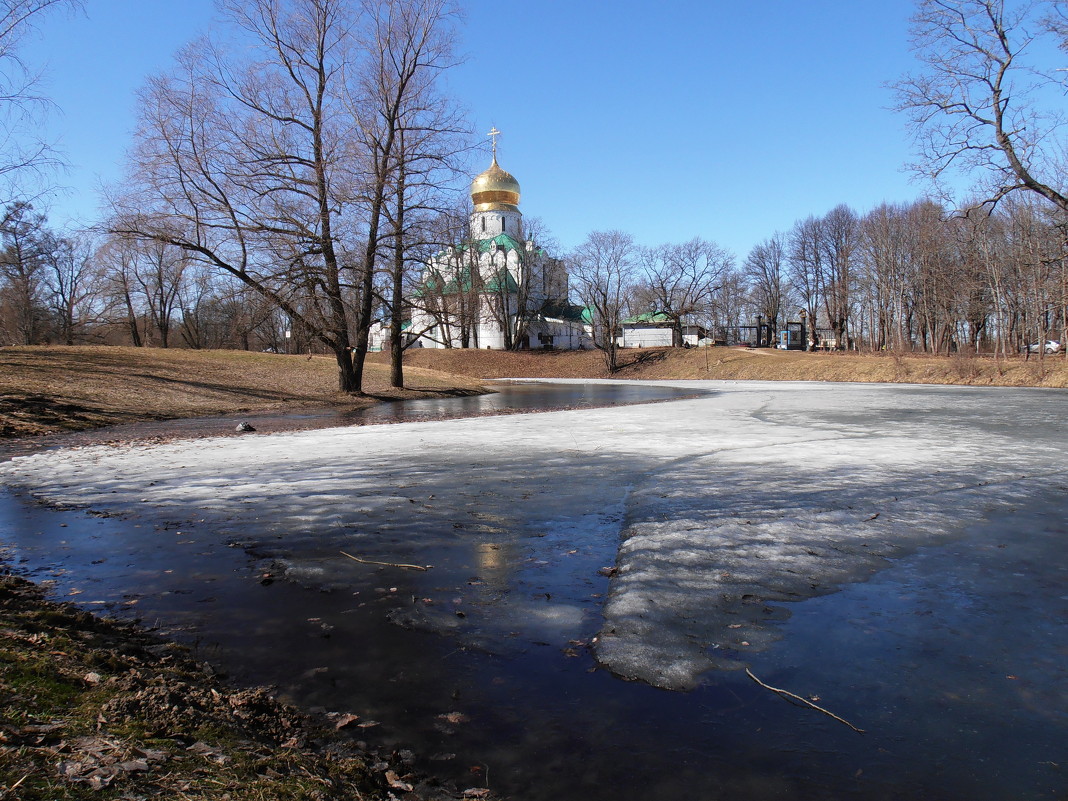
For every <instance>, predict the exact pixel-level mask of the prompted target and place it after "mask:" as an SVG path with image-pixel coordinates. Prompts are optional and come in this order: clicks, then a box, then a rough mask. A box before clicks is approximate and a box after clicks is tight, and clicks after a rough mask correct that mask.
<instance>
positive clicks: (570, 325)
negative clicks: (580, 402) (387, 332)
mask: <svg viewBox="0 0 1068 801" xmlns="http://www.w3.org/2000/svg"><path fill="white" fill-rule="evenodd" d="M499 133H500V132H499V131H497V130H496V128H495V129H493V130H492V131H491V132H490V136H491V137H492V138H493V161H492V163H491V164H490V166H489V169H487V170H486V171H485V172H483V173H482V174H480V175H478V176H477V177H476V178H475V179H474V181H472V182H471V202H472V204H473V206H474V210H473V211H472V212H471V217H470V228H469V232H470V234H469V238H468V240H467V241H465V242H462V243H458V244H456V245H454V246H452V247H449V248H446V249H445V250H442V251H440V252H439V253H437V254H436V255H435V256H434V257H433V258H432V259H430V261H429V262H428V263H427V264H426V265H425V267H424V269H423V275H422V280H421V283H420V289H419V291H418V292H416V293H415V295H414V297H412V298H411V299H410V300H411V305H412V318H411V323H410V324H409V326H408V327H407V331H408V335H409V336H410V337H412V339H413V340H414V341H413V343H412V347H424V348H446V347H452V348H492V349H509V348H512V349H561V350H565V349H573V348H589V347H592V344H593V343H592V340H591V338H590V333H589V326H588V323H587V321H586V320H585V319H584V318H583V314H582V311H583V310H582V307H580V306H574V305H572V304H571V302H570V300H569V298H568V274H567V269H566V267H565V265H564V263H563V262H562V261H560V260H559V259H556V258H553V257H551V256H550V255H549V254H547V253H545V251H544V250H542V249H541V248H540V247H538V245H537V244H536V243H535V242H533V241H532V240H529V239H527V238H526V237H525V236H524V230H523V214H522V212H520V211H519V182H518V181H517V180H516V179H515V178H514V177H512V175H511V174H509V173H507V172H505V171H504V170H503V169H501V167H500V166H499V165H498V164H497V140H496V137H497V136H498V135H499Z"/></svg>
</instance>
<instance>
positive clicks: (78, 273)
mask: <svg viewBox="0 0 1068 801" xmlns="http://www.w3.org/2000/svg"><path fill="white" fill-rule="evenodd" d="M94 249H95V248H94V244H93V242H92V241H91V240H90V239H89V238H88V237H87V236H84V235H83V236H75V237H62V238H56V239H55V240H54V241H53V244H52V246H51V247H47V248H45V251H44V254H43V255H44V262H45V266H46V269H45V284H46V286H47V290H46V291H47V294H48V304H49V307H50V308H51V311H52V315H53V319H54V324H55V328H56V334H57V336H58V338H59V340H60V341H61V342H63V343H64V344H67V345H73V344H75V341H76V340H77V339H79V338H80V337H81V336H82V335H84V333H85V332H86V329H87V328H88V326H89V325H91V324H92V323H94V322H96V320H97V318H98V312H99V309H98V306H97V303H98V301H99V299H100V295H101V290H102V281H101V274H100V270H99V268H98V266H97V264H96V260H95V258H94V256H95V254H94Z"/></svg>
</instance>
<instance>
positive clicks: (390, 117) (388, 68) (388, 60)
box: [320, 0, 456, 389]
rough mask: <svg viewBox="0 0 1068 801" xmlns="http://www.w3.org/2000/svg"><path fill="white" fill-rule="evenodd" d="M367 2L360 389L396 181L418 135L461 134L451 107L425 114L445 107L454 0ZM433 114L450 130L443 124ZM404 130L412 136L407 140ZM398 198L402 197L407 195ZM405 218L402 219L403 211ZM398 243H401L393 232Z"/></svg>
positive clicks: (360, 115) (361, 118) (361, 125)
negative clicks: (442, 93) (442, 92)
mask: <svg viewBox="0 0 1068 801" xmlns="http://www.w3.org/2000/svg"><path fill="white" fill-rule="evenodd" d="M321 1H322V0H320V2H321ZM366 5H367V7H368V25H367V26H366V29H365V33H364V40H363V48H364V50H365V51H366V52H367V53H368V54H369V55H370V58H369V59H368V61H367V63H366V65H365V69H364V71H363V73H362V86H361V93H360V95H359V96H358V100H359V104H360V105H359V107H358V108H356V109H354V111H355V114H354V117H355V120H356V122H357V124H358V128H357V130H358V142H359V144H360V147H361V151H362V153H361V157H362V164H363V178H362V192H363V197H364V200H365V203H366V228H365V236H364V242H365V244H364V249H363V259H362V264H361V267H362V273H361V276H360V282H359V295H360V305H359V311H358V315H357V321H358V322H357V334H356V342H355V346H354V347H353V349H352V380H353V382H354V383H355V387H356V388H357V389H358V388H359V387H360V386H361V384H362V382H363V368H364V361H365V360H366V358H367V350H368V346H369V339H370V327H371V323H372V320H373V307H374V280H375V276H374V265H375V262H376V259H377V256H378V250H379V247H380V244H381V240H382V239H383V238H384V235H383V233H382V232H381V230H380V229H381V228H382V224H383V215H384V214H385V213H386V203H387V198H388V196H389V194H390V193H391V192H396V190H397V187H398V178H399V177H400V181H401V183H400V184H399V185H400V186H403V181H404V180H405V178H404V177H402V176H399V175H398V169H399V170H402V171H403V172H405V173H409V174H410V173H412V172H415V171H418V168H413V161H417V160H418V157H417V155H416V147H415V146H416V140H419V141H420V142H422V143H423V144H424V145H426V144H428V143H429V145H430V148H431V149H433V148H434V147H435V146H436V144H437V142H438V141H439V136H438V135H440V134H447V135H450V136H451V135H453V134H455V133H456V129H455V124H454V121H453V115H452V114H451V112H448V111H446V112H445V113H444V114H433V113H431V114H428V113H427V110H428V109H431V108H432V109H434V110H435V111H437V112H442V111H443V106H444V107H446V108H447V105H448V104H447V103H445V102H444V101H442V100H440V99H438V97H437V95H436V89H437V83H438V78H439V77H440V75H441V74H442V72H443V71H444V70H446V69H447V68H448V67H450V66H452V64H453V52H452V50H453V48H452V34H451V30H450V23H451V21H452V19H453V18H454V17H455V11H454V10H453V7H452V4H451V2H450V0H373V1H371V2H367V3H366ZM353 99H357V98H353ZM432 119H434V120H436V121H437V122H438V123H441V124H445V125H446V127H445V128H444V129H441V128H438V127H437V126H436V125H435V124H433V123H431V120H432ZM444 120H449V121H450V122H448V123H444V122H443V121H444ZM402 132H406V133H407V137H406V140H405V142H404V143H402V142H401V137H402ZM403 144H407V145H408V146H409V147H407V148H406V147H404V146H403ZM397 197H399V198H401V199H402V200H403V198H404V192H403V191H401V192H400V193H398V194H397ZM400 216H401V217H402V218H403V214H401V215H400ZM399 230H403V229H399ZM394 240H395V246H396V237H394ZM394 258H395V259H396V253H395V254H394ZM402 258H403V257H402ZM394 269H396V263H395V267H394ZM398 305H399V304H398ZM397 324H398V325H399V321H398V323H397ZM397 337H398V339H399V331H398V332H397ZM391 372H393V373H394V374H393V376H392V377H393V379H394V380H398V379H399V378H400V376H399V374H398V373H399V365H397V364H395V365H394V367H393V371H391Z"/></svg>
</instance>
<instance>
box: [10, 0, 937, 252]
mask: <svg viewBox="0 0 1068 801" xmlns="http://www.w3.org/2000/svg"><path fill="white" fill-rule="evenodd" d="M464 7H465V9H466V12H467V13H466V21H465V22H464V24H463V26H462V28H461V34H462V43H461V48H460V49H461V51H462V52H463V53H464V54H465V55H466V61H465V62H464V63H463V64H462V65H461V66H460V67H457V68H456V69H454V70H453V71H452V73H451V74H450V76H449V79H448V80H449V84H450V88H451V91H452V93H453V94H454V95H455V96H456V97H457V99H458V100H459V101H460V102H461V103H462V104H463V105H464V106H465V107H466V108H467V109H468V110H469V112H470V119H471V121H472V126H473V130H474V132H475V136H477V137H478V138H480V139H485V137H484V136H483V134H484V133H485V132H486V131H488V130H489V129H490V127H491V126H492V125H495V126H497V127H498V128H499V129H500V130H501V131H503V136H502V137H501V140H500V150H499V161H500V163H501V166H502V167H504V168H505V169H506V170H508V171H509V172H511V173H512V174H513V175H515V176H516V178H517V179H518V180H519V182H520V184H521V186H522V190H523V200H522V206H521V208H522V210H523V212H524V213H525V214H527V215H535V216H538V217H541V218H542V219H543V220H544V222H545V223H546V224H547V226H548V228H549V229H550V230H551V231H552V232H553V234H554V235H555V236H556V238H557V239H558V240H559V241H560V243H561V245H562V246H563V247H564V248H569V247H572V246H574V245H576V244H578V243H579V242H580V241H581V240H582V239H583V238H584V237H585V236H586V234H587V233H588V232H590V231H593V230H603V229H610V228H618V229H621V230H624V231H628V232H630V233H631V234H632V235H633V236H634V237H635V239H636V240H637V241H638V242H640V243H642V244H648V245H655V244H660V243H663V242H678V241H683V240H686V239H689V238H691V237H694V236H702V237H705V238H707V239H712V240H714V241H716V242H718V243H719V244H721V245H723V246H724V247H726V248H728V249H729V250H731V251H733V252H734V253H735V254H736V255H737V256H738V258H739V259H743V258H744V257H745V255H746V253H747V252H748V251H749V249H750V248H751V247H752V246H753V245H754V244H756V243H757V242H759V241H761V240H763V239H764V238H766V237H767V236H769V235H771V234H772V233H773V232H774V231H776V230H785V229H787V228H789V227H790V226H791V225H792V224H793V223H794V221H795V220H797V219H800V218H803V217H806V216H808V215H810V214H823V213H825V212H827V211H828V210H830V209H831V208H832V207H833V206H835V205H836V204H838V203H847V204H850V205H851V206H853V207H854V208H856V209H857V210H858V211H862V212H863V211H866V210H868V209H870V208H871V207H873V206H875V205H877V204H878V203H881V202H883V201H890V202H899V201H906V200H911V199H914V198H916V197H919V196H921V195H922V194H923V193H924V192H925V191H926V190H927V188H928V187H926V186H925V185H924V184H922V183H916V182H914V181H912V180H911V177H910V175H909V174H908V173H907V172H906V171H905V170H904V165H905V164H906V163H907V162H908V161H909V160H910V158H911V142H910V140H909V137H908V134H907V131H906V129H905V120H904V118H903V116H902V115H899V114H896V113H895V112H892V111H890V110H889V108H888V107H889V106H890V105H891V104H892V97H891V95H890V93H889V91H888V90H887V89H885V88H884V83H885V82H886V81H890V80H893V79H895V78H896V77H898V76H900V75H901V74H902V73H903V72H904V71H906V70H908V69H910V68H911V66H912V59H911V56H910V54H909V52H908V47H907V24H908V17H909V15H910V14H911V13H912V9H913V3H912V2H911V0H857V2H852V3H843V2H841V0H834V1H833V2H832V1H831V0H805V2H797V1H796V0H792V1H788V0H762V1H755V2H744V1H741V0H736V2H722V0H706V2H691V1H690V0H663V1H662V2H659V3H652V2H646V1H644V0H617V1H616V2H606V1H602V0H579V1H578V2H558V1H557V0H526V1H525V2H501V0H467V1H466V2H465V3H464ZM213 17H214V9H213V4H212V2H211V0H182V2H180V3H178V2H170V0H87V2H86V11H85V13H84V14H78V15H74V16H70V15H56V16H53V17H51V18H49V19H47V20H46V21H45V23H44V24H43V25H42V26H41V34H42V35H41V37H39V41H37V42H35V43H34V44H33V46H32V47H29V48H27V50H26V52H25V55H26V56H27V57H28V59H29V60H30V61H32V62H34V63H37V64H44V65H45V66H46V71H47V80H48V83H47V92H48V94H50V96H51V97H52V98H53V99H54V100H55V102H56V104H57V107H58V110H57V111H56V112H54V113H53V114H51V115H50V118H49V120H48V121H47V124H46V132H48V134H49V135H50V136H51V137H52V138H53V139H55V140H57V141H58V143H59V145H60V147H61V149H62V150H63V151H64V152H65V153H66V156H67V159H68V160H69V162H70V163H71V168H70V170H69V171H68V173H67V174H66V175H65V176H64V177H63V183H64V184H66V185H67V186H68V187H69V191H68V192H67V193H66V194H65V195H64V196H61V197H58V198H57V199H56V201H55V202H54V204H53V208H52V212H51V218H52V221H53V223H54V224H55V225H66V224H68V222H70V223H74V222H76V221H82V222H92V221H93V220H95V219H96V217H97V216H98V211H97V209H98V198H97V195H96V189H97V187H98V186H99V185H100V184H101V182H108V181H114V180H117V179H118V178H119V177H120V176H121V172H122V162H123V159H124V155H125V152H126V149H127V147H128V146H129V142H130V132H131V129H132V128H133V125H134V109H135V102H136V96H135V93H136V91H137V89H138V88H139V87H140V86H141V85H142V84H143V82H144V80H145V78H146V77H147V76H149V75H152V74H154V73H157V72H159V71H161V70H163V69H166V68H167V67H168V66H169V65H170V63H171V59H172V56H173V54H174V52H175V51H176V50H177V49H178V48H179V47H180V46H181V45H182V44H184V43H185V42H187V41H188V40H190V39H191V38H193V37H194V36H196V35H197V34H198V33H200V32H202V31H204V30H208V29H210V27H211V24H212V20H213ZM488 163H489V150H488V140H487V145H486V152H485V155H484V157H477V158H475V159H474V160H473V162H472V169H473V172H479V171H481V170H482V169H483V168H484V167H485V166H486V165H488Z"/></svg>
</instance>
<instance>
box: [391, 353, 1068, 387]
mask: <svg viewBox="0 0 1068 801" xmlns="http://www.w3.org/2000/svg"><path fill="white" fill-rule="evenodd" d="M376 358H382V357H381V356H378V357H376ZM621 362H622V364H623V367H622V368H621V369H620V370H619V371H618V372H617V373H616V374H615V375H614V376H611V377H613V378H635V379H730V380H753V381H860V382H887V383H914V384H967V385H979V386H1041V387H1068V362H1066V361H1065V358H1064V356H1063V355H1058V356H1046V357H1045V358H1044V359H1041V360H1040V359H1039V358H1038V357H1036V356H1032V357H1031V359H1029V360H1027V359H1024V358H1023V357H1013V358H1010V359H1000V360H997V361H995V360H994V359H993V358H992V357H986V356H966V355H956V356H928V355H922V354H902V355H893V354H853V353H802V352H799V351H781V350H768V349H759V350H757V349H747V348H724V347H717V348H708V349H705V348H701V349H681V348H651V349H645V350H626V351H622V353H621ZM405 363H406V364H409V365H413V366H419V367H426V368H432V369H437V370H441V371H443V372H447V373H453V374H459V375H467V376H471V377H475V378H551V377H560V378H608V377H609V375H608V372H607V370H605V366H604V359H603V358H602V356H601V354H600V353H598V352H595V351H561V352H554V351H527V352H519V353H509V352H506V351H499V350H497V351H493V350H477V351H476V350H429V349H424V350H413V351H409V352H408V354H407V355H406V357H405Z"/></svg>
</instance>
